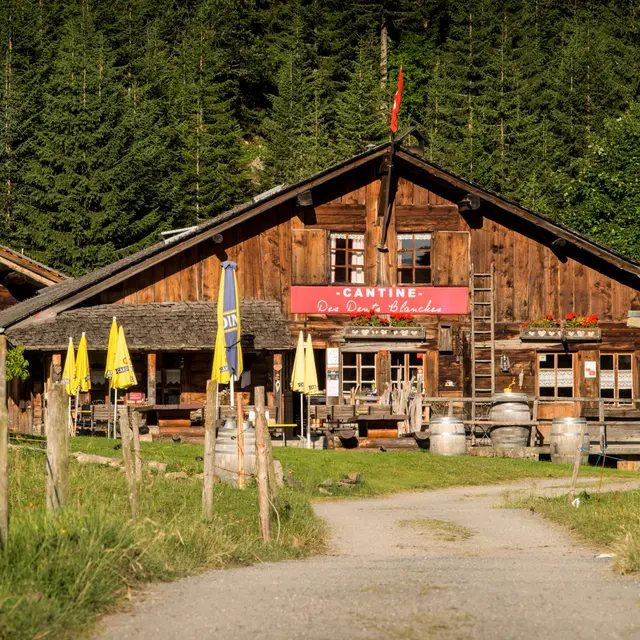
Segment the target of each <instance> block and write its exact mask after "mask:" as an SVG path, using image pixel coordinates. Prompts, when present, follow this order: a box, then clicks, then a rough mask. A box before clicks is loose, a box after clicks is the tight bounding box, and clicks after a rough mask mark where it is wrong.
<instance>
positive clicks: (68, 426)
mask: <svg viewBox="0 0 640 640" xmlns="http://www.w3.org/2000/svg"><path fill="white" fill-rule="evenodd" d="M67 431H68V432H69V433H71V396H69V411H68V412H67Z"/></svg>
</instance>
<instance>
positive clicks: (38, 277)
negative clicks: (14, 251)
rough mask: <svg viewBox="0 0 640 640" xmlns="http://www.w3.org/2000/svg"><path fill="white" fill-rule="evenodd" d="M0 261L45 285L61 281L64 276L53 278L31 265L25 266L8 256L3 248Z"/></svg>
mask: <svg viewBox="0 0 640 640" xmlns="http://www.w3.org/2000/svg"><path fill="white" fill-rule="evenodd" d="M0 263H1V264H4V265H6V266H7V267H9V268H10V269H11V270H12V271H17V272H18V273H21V274H22V275H24V276H26V277H27V278H29V279H30V280H33V281H34V282H38V283H39V284H42V285H44V286H49V285H52V284H56V283H57V282H60V281H61V280H62V278H52V277H50V276H47V275H44V274H42V273H39V272H38V271H34V270H33V269H30V268H29V267H25V266H23V265H21V264H18V263H17V262H16V261H15V260H12V259H11V258H8V257H7V254H6V252H4V251H2V250H0Z"/></svg>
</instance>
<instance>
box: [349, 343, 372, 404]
mask: <svg viewBox="0 0 640 640" xmlns="http://www.w3.org/2000/svg"><path fill="white" fill-rule="evenodd" d="M345 355H354V356H355V357H356V364H355V365H346V368H347V369H348V370H355V374H356V377H355V381H354V380H353V379H352V378H350V379H349V380H347V381H345V377H344V370H345V364H344V356H345ZM363 355H371V356H373V365H369V364H365V365H363V364H362V356H363ZM376 355H377V354H376V353H375V352H373V351H347V352H341V353H340V391H341V393H342V396H343V397H348V396H349V394H350V389H351V388H353V387H354V386H355V387H362V382H363V379H362V369H363V368H364V369H366V370H373V379H371V378H369V377H368V376H367V378H366V379H365V381H364V382H365V384H372V385H373V387H372V388H373V389H377V386H376V385H377V380H378V359H377V358H376ZM354 382H355V384H354ZM345 384H350V385H351V387H350V389H348V390H347V389H345Z"/></svg>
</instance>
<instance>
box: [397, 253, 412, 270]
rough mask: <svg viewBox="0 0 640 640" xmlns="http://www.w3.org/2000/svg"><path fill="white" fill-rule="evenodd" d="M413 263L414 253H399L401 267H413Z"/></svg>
mask: <svg viewBox="0 0 640 640" xmlns="http://www.w3.org/2000/svg"><path fill="white" fill-rule="evenodd" d="M412 265H413V253H407V252H400V253H398V266H399V267H411V266H412Z"/></svg>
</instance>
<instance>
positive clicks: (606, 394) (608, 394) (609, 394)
mask: <svg viewBox="0 0 640 640" xmlns="http://www.w3.org/2000/svg"><path fill="white" fill-rule="evenodd" d="M600 395H601V397H603V398H613V397H614V394H613V389H600Z"/></svg>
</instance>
